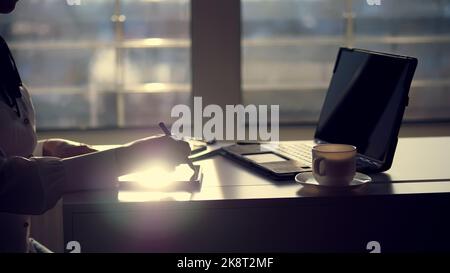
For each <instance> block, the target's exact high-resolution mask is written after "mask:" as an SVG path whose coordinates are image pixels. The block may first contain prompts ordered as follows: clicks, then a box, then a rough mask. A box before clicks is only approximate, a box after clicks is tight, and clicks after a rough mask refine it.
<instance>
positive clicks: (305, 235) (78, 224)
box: [63, 138, 450, 252]
mask: <svg viewBox="0 0 450 273" xmlns="http://www.w3.org/2000/svg"><path fill="white" fill-rule="evenodd" d="M448 151H450V138H417V139H401V140H400V142H399V147H398V151H397V154H396V158H395V161H394V162H395V164H394V166H393V168H392V169H391V170H390V171H389V172H387V173H386V174H383V175H376V176H374V177H373V178H374V182H373V183H371V184H369V185H366V186H364V187H361V188H359V189H356V190H353V191H339V192H336V191H318V190H317V189H315V188H308V187H303V186H301V185H298V184H296V183H295V182H293V181H291V182H275V181H271V180H269V179H267V178H265V177H263V176H260V175H259V174H257V173H254V172H250V171H248V170H247V169H245V168H243V167H242V166H240V165H239V164H237V163H235V162H233V161H230V160H228V159H226V158H223V157H220V156H218V157H215V158H212V159H208V160H204V161H201V162H199V163H200V164H201V165H202V167H203V170H204V182H203V186H202V189H201V191H200V192H198V193H188V192H178V193H155V192H133V191H120V192H117V191H115V192H83V193H76V194H71V195H67V196H65V197H64V200H63V202H64V203H63V213H64V240H65V242H68V241H72V240H76V241H79V242H80V243H81V246H82V251H83V252H247V251H251V252H274V251H275V252H286V251H288V252H292V251H295V252H342V251H344V252H347V251H350V252H366V244H367V242H369V241H378V242H380V244H381V247H382V251H383V252H399V251H443V250H446V251H449V250H450V245H449V243H450V235H449V232H448V230H450V220H448V216H447V214H448V211H449V209H450V165H449V163H448V162H450V154H449V153H448Z"/></svg>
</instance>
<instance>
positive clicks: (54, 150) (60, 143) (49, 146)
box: [42, 139, 97, 158]
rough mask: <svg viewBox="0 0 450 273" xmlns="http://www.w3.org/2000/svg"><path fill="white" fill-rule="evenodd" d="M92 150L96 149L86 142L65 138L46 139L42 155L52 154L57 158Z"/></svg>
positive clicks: (87, 152) (91, 151) (86, 152)
mask: <svg viewBox="0 0 450 273" xmlns="http://www.w3.org/2000/svg"><path fill="white" fill-rule="evenodd" d="M93 152H97V150H96V149H94V148H92V147H90V146H89V145H87V144H83V143H78V142H74V141H70V140H65V139H49V140H46V141H45V142H44V144H43V147H42V155H43V156H53V157H59V158H68V157H73V156H77V155H83V154H89V153H93Z"/></svg>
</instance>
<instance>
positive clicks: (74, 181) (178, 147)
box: [0, 137, 190, 214]
mask: <svg viewBox="0 0 450 273" xmlns="http://www.w3.org/2000/svg"><path fill="white" fill-rule="evenodd" d="M189 153H190V148H189V144H187V143H186V142H183V141H177V140H174V139H172V138H170V137H152V138H146V139H141V140H138V141H135V142H132V143H129V144H127V145H124V146H122V147H119V148H116V149H111V150H106V151H101V152H95V153H90V154H86V155H81V156H77V157H71V158H67V159H60V158H52V157H42V158H31V159H26V158H23V157H6V155H5V154H4V153H3V152H2V151H1V150H0V212H9V213H18V214H41V213H44V212H45V211H47V210H48V209H50V208H52V207H53V206H54V205H55V204H56V202H57V201H58V200H59V198H61V196H62V195H63V194H64V193H67V192H74V191H82V190H95V189H111V188H114V187H116V185H117V177H118V176H120V175H123V174H127V173H130V172H133V171H136V170H138V169H139V167H141V166H143V165H145V166H148V165H147V164H150V165H151V164H152V163H155V162H156V161H162V162H166V163H168V164H169V165H173V166H175V165H178V164H180V163H183V162H185V161H186V159H187V157H188V156H189Z"/></svg>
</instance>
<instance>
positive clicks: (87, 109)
mask: <svg viewBox="0 0 450 273" xmlns="http://www.w3.org/2000/svg"><path fill="white" fill-rule="evenodd" d="M72 2H74V1H72ZM189 16H190V12H189V2H188V0H164V1H153V0H152V1H148V0H81V5H79V6H76V5H68V4H67V1H64V0H29V1H23V2H19V3H18V5H17V9H16V11H15V12H14V13H13V14H11V15H2V16H1V17H0V20H1V21H0V33H1V34H2V35H3V36H4V38H5V39H6V40H7V41H8V42H9V45H10V47H11V50H12V51H13V54H14V55H15V58H16V62H17V64H18V67H19V70H20V72H21V75H22V78H23V81H24V83H25V84H26V85H27V86H28V87H29V89H30V91H31V93H32V96H33V99H34V104H35V107H36V108H37V122H38V126H39V128H41V129H42V128H52V129H54V128H99V127H129V126H144V125H149V124H155V123H157V121H159V120H161V119H162V118H163V117H167V115H170V108H171V106H172V105H175V104H178V103H187V102H188V101H189V92H190V42H189V41H190V40H189V37H190V34H189V20H190V18H189ZM168 109H169V110H168Z"/></svg>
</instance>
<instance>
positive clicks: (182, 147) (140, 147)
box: [116, 136, 191, 174]
mask: <svg viewBox="0 0 450 273" xmlns="http://www.w3.org/2000/svg"><path fill="white" fill-rule="evenodd" d="M190 153H191V148H190V146H189V144H188V143H187V142H185V141H181V140H175V139H173V138H172V137H170V136H155V137H148V138H143V139H139V140H137V141H134V142H131V143H128V144H126V145H124V146H122V147H120V148H118V149H117V150H116V160H117V162H118V167H119V169H120V170H119V172H120V173H122V174H125V173H130V172H133V171H138V170H139V169H141V168H148V166H151V165H152V164H158V166H163V167H166V168H169V169H171V168H174V167H175V166H177V165H179V164H182V163H185V162H186V161H187V159H188V156H189V155H190Z"/></svg>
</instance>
